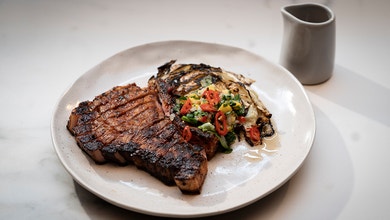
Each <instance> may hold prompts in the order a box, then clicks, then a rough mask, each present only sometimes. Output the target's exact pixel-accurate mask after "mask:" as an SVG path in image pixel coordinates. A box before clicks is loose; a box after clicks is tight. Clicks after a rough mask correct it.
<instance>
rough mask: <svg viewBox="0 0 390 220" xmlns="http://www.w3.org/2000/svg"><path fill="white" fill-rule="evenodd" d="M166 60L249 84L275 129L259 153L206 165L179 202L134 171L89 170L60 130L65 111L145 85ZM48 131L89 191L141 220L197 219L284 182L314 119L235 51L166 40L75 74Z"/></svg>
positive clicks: (238, 151)
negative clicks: (198, 182) (194, 191)
mask: <svg viewBox="0 0 390 220" xmlns="http://www.w3.org/2000/svg"><path fill="white" fill-rule="evenodd" d="M172 59H177V63H206V64H209V65H212V66H216V67H221V68H224V69H225V70H229V71H233V72H236V73H241V74H244V75H246V76H248V77H250V78H253V79H255V80H256V82H255V83H254V85H253V88H254V89H255V90H256V91H257V92H258V94H259V96H260V98H261V99H262V101H263V102H264V104H265V105H266V106H267V108H268V109H269V110H270V111H271V113H272V114H273V117H272V118H273V123H274V125H275V128H276V130H277V135H275V136H274V137H273V138H272V139H269V140H266V141H265V144H264V145H263V146H259V147H249V146H247V145H246V144H244V143H237V144H235V145H234V146H233V148H234V151H233V153H231V154H218V155H217V156H216V157H215V158H214V159H212V160H211V161H210V162H209V173H208V176H207V178H206V181H205V183H204V186H203V189H202V193H201V194H200V195H183V194H182V193H181V192H180V191H179V189H178V188H177V187H168V186H166V185H164V184H163V183H161V182H160V181H158V180H157V179H155V178H153V177H151V176H150V175H149V174H147V173H146V172H144V171H140V170H137V169H136V168H135V167H134V166H126V167H119V166H116V165H112V164H106V165H96V164H95V163H94V162H93V161H92V160H91V159H90V158H89V157H88V156H86V155H85V154H84V153H83V152H82V151H81V150H80V149H79V148H78V146H77V145H76V143H75V140H74V138H73V137H72V136H71V135H70V133H69V132H68V131H67V129H66V123H67V120H68V117H69V115H70V112H71V110H72V109H73V108H74V107H75V106H76V105H77V104H78V103H79V102H81V101H84V100H91V99H93V98H94V96H96V95H98V94H100V93H102V92H104V91H106V90H109V89H111V88H112V87H113V86H116V85H121V84H125V83H128V82H136V83H137V84H139V85H141V86H145V85H146V82H147V80H148V78H149V77H150V76H151V75H153V74H155V73H156V72H157V67H159V66H160V65H162V64H164V63H165V62H167V61H169V60H172ZM51 130H52V139H53V143H54V148H55V150H56V152H57V154H58V157H59V159H60V160H61V162H62V164H63V165H64V167H65V168H66V170H67V171H68V172H69V173H70V174H71V175H72V177H73V178H74V179H75V180H76V181H77V182H78V183H79V184H81V185H82V186H83V187H85V188H86V189H87V190H89V191H90V192H92V193H94V194H96V195H97V196H99V197H101V198H102V199H104V200H106V201H108V202H110V203H112V204H114V205H117V206H119V207H122V208H125V209H129V210H132V211H136V212H140V213H145V214H150V215H156V216H165V217H199V216H208V215H216V214H220V213H224V212H228V211H232V210H235V209H238V208H240V207H243V206H246V205H248V204H250V203H252V202H255V201H257V200H259V199H261V198H262V197H264V196H266V195H268V194H269V193H271V192H272V191H274V190H275V189H277V188H279V187H280V186H281V185H282V184H283V183H285V182H286V181H287V180H288V179H289V178H290V177H291V176H292V175H293V174H294V173H295V172H296V171H297V170H298V168H299V167H300V166H301V165H302V163H303V161H304V160H305V158H306V157H307V155H308V153H309V151H310V148H311V146H312V143H313V139H314V135H315V118H314V113H313V110H312V106H311V104H310V102H309V100H308V97H307V95H306V93H305V91H304V89H303V87H302V86H301V84H300V83H299V82H298V81H297V80H296V78H295V77H294V76H292V75H291V74H290V73H289V72H288V71H286V70H285V69H284V68H282V67H280V66H278V65H275V64H272V63H270V62H268V61H266V60H265V59H263V58H262V57H259V56H258V55H255V54H253V53H250V52H248V51H245V50H242V49H239V48H234V47H230V46H224V45H218V44H210V43H201V42H192V41H166V42H157V43H151V44H145V45H142V46H138V47H134V48H131V49H128V50H125V51H123V52H120V53H118V54H116V55H114V56H113V57H111V58H109V59H107V60H105V61H104V62H102V63H100V64H99V65H97V66H96V67H94V68H93V69H91V70H90V71H88V72H87V73H85V74H84V75H82V76H81V77H80V78H79V79H77V80H76V82H74V84H73V85H72V86H71V87H70V88H69V89H68V90H67V91H66V92H65V94H64V95H63V97H62V98H61V99H60V101H59V102H58V105H57V106H56V109H55V112H54V116H53V119H52V125H51Z"/></svg>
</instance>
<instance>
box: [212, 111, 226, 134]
mask: <svg viewBox="0 0 390 220" xmlns="http://www.w3.org/2000/svg"><path fill="white" fill-rule="evenodd" d="M215 130H216V131H217V133H218V134H219V135H222V136H225V135H226V134H227V133H228V128H227V122H226V115H225V113H223V112H221V111H218V112H217V114H215Z"/></svg>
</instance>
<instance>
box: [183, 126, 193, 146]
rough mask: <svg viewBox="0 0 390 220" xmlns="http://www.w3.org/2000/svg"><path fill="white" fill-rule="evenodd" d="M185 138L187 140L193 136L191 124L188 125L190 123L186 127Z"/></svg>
mask: <svg viewBox="0 0 390 220" xmlns="http://www.w3.org/2000/svg"><path fill="white" fill-rule="evenodd" d="M183 138H184V140H185V141H187V142H188V141H190V140H191V138H192V133H191V130H190V126H188V125H187V126H185V127H184V130H183Z"/></svg>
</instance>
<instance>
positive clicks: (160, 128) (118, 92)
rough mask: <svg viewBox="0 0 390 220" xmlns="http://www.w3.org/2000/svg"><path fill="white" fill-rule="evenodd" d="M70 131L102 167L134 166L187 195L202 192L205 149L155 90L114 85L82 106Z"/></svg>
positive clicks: (73, 116) (70, 119)
mask: <svg viewBox="0 0 390 220" xmlns="http://www.w3.org/2000/svg"><path fill="white" fill-rule="evenodd" d="M67 127H68V130H69V131H70V132H71V134H72V135H74V136H75V139H76V141H77V144H78V145H79V147H80V148H81V149H82V150H83V151H85V152H86V153H87V154H88V155H89V156H90V157H91V158H92V159H93V160H94V161H95V162H96V163H98V164H102V163H106V162H115V163H118V164H121V165H127V164H134V165H135V166H137V167H138V168H140V169H142V170H145V171H146V172H148V173H149V174H151V175H153V176H155V177H156V178H158V179H159V180H161V181H162V182H164V183H165V184H167V185H175V184H176V185H177V186H178V187H179V188H180V190H181V191H182V192H183V193H200V189H201V186H202V185H203V182H204V179H205V176H206V174H207V158H206V154H205V151H204V150H203V148H201V147H199V146H196V145H193V144H189V143H187V142H185V141H184V139H183V137H182V136H181V133H180V131H179V130H178V129H177V128H176V126H175V125H173V124H172V122H171V121H170V120H169V119H168V118H167V117H165V115H164V112H163V110H162V107H161V105H160V103H159V102H158V99H157V94H156V93H155V91H154V89H153V88H150V87H147V88H140V87H138V86H136V85H135V84H129V85H126V86H117V87H114V88H113V89H111V90H109V91H107V92H105V93H103V94H101V95H99V96H96V97H95V99H94V100H92V101H85V102H81V103H80V104H79V105H78V106H77V107H76V108H75V109H74V110H73V111H72V113H71V115H70V117H69V121H68V125H67Z"/></svg>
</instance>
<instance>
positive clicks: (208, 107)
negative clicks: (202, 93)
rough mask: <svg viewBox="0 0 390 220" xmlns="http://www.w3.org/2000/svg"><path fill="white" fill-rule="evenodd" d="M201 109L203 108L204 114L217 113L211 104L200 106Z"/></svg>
mask: <svg viewBox="0 0 390 220" xmlns="http://www.w3.org/2000/svg"><path fill="white" fill-rule="evenodd" d="M200 108H201V109H202V111H204V112H215V111H216V109H215V107H214V105H211V104H209V103H204V104H201V105H200Z"/></svg>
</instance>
